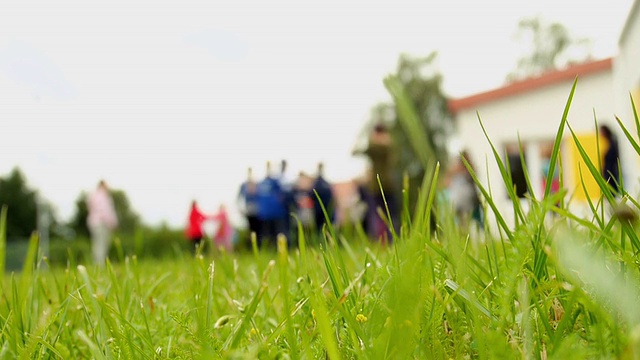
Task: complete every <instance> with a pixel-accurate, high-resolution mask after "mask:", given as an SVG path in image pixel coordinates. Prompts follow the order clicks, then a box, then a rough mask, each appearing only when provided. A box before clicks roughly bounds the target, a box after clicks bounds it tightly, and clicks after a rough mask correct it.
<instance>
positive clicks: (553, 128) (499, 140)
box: [457, 70, 614, 220]
mask: <svg viewBox="0 0 640 360" xmlns="http://www.w3.org/2000/svg"><path fill="white" fill-rule="evenodd" d="M572 85H573V82H572V81H562V82H558V83H556V84H553V85H548V86H545V87H542V88H538V89H534V90H531V91H528V92H526V93H521V94H517V95H512V96H508V97H503V98H501V99H498V100H494V101H491V102H488V103H484V104H480V105H477V106H476V107H475V108H468V109H464V110H461V111H459V112H458V113H457V120H458V129H459V134H460V138H461V140H462V142H463V144H464V146H465V147H466V149H467V150H469V153H470V156H471V158H472V161H473V163H474V166H475V168H476V171H477V173H478V175H479V179H480V180H481V182H482V183H483V185H484V186H488V185H489V184H490V186H491V190H492V198H493V200H494V201H496V203H497V205H498V206H499V207H500V211H501V214H502V215H509V214H511V213H512V212H513V211H509V209H510V208H512V206H513V205H512V203H511V201H510V200H509V199H508V195H507V191H506V187H505V185H504V182H503V180H502V177H501V175H500V171H499V167H498V165H497V163H496V161H495V159H494V156H493V154H492V152H491V147H490V145H489V143H488V141H487V140H486V138H485V136H484V134H483V132H482V128H481V127H480V124H479V121H478V116H477V115H476V110H477V112H478V114H479V116H480V118H481V119H482V123H483V124H484V127H485V129H486V131H487V134H488V136H489V138H490V140H491V141H492V142H493V144H494V146H495V147H496V149H497V151H498V153H499V155H500V157H501V158H502V159H504V156H505V148H506V147H507V146H509V145H511V146H514V145H517V144H518V135H519V136H520V140H521V141H522V143H523V145H524V146H525V156H526V163H527V168H528V170H529V175H530V180H531V182H532V184H533V186H534V187H535V186H536V185H535V184H538V186H537V187H536V189H534V192H535V193H536V195H537V196H539V195H540V194H541V193H542V188H543V186H542V184H543V177H542V171H541V170H540V169H542V167H543V164H542V162H543V160H544V159H543V157H542V155H541V152H542V148H543V147H544V146H545V145H546V144H548V143H549V142H550V141H553V140H554V139H555V136H556V133H557V131H558V126H559V124H560V121H561V119H562V115H563V111H564V107H565V104H566V102H567V99H568V97H569V94H570V92H571V87H572ZM612 87H613V78H612V71H611V70H606V71H601V72H597V73H591V74H588V75H585V76H583V77H581V78H579V80H578V85H577V88H576V91H575V94H574V98H573V101H572V104H571V107H570V110H569V115H568V121H569V124H570V125H571V126H572V127H573V129H574V131H575V132H576V133H578V134H581V135H589V134H595V132H596V131H595V124H594V111H595V114H596V117H597V118H598V121H599V122H607V123H612V122H613V121H614V117H613V114H614V111H613V110H614V99H613V92H612V91H611V90H607V89H612ZM568 136H569V131H568V129H565V139H567V138H568ZM565 143H566V140H565ZM516 151H517V148H516ZM568 152H570V149H569V147H568V146H563V159H564V161H566V159H567V158H569V157H570V156H569V155H570V154H568ZM564 168H565V173H564V176H565V183H573V182H574V179H573V176H574V175H575V174H571V171H568V170H567V168H571V167H568V166H565V167H564ZM533 169H538V170H536V171H533ZM487 170H488V171H487ZM523 204H524V202H523ZM511 220H512V219H511Z"/></svg>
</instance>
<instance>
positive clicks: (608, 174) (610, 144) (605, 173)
mask: <svg viewBox="0 0 640 360" xmlns="http://www.w3.org/2000/svg"><path fill="white" fill-rule="evenodd" d="M599 130H600V136H601V137H602V138H604V139H605V140H606V141H607V145H606V146H607V150H606V151H605V153H604V157H603V161H602V177H603V178H604V180H605V181H606V182H607V183H608V184H609V186H611V189H612V191H613V192H614V194H615V195H618V194H619V193H620V177H621V171H620V166H619V161H620V150H619V148H618V139H617V138H616V136H615V135H614V134H613V132H612V131H611V129H610V128H609V127H608V126H607V125H600V129H599Z"/></svg>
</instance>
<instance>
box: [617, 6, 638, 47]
mask: <svg viewBox="0 0 640 360" xmlns="http://www.w3.org/2000/svg"><path fill="white" fill-rule="evenodd" d="M638 12H640V0H635V1H634V2H633V5H631V10H629V15H627V20H626V21H625V22H624V26H623V27H622V33H620V38H619V39H618V44H619V45H622V43H623V42H624V40H625V39H626V38H627V34H628V33H629V31H630V30H629V29H631V25H632V24H633V22H634V21H636V19H637V17H638V16H640V15H638Z"/></svg>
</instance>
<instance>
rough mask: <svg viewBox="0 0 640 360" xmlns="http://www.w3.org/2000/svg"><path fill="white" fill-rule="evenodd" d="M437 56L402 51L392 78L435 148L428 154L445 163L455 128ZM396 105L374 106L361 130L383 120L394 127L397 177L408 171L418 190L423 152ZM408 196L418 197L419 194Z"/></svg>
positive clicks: (428, 141)
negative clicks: (419, 151)
mask: <svg viewBox="0 0 640 360" xmlns="http://www.w3.org/2000/svg"><path fill="white" fill-rule="evenodd" d="M436 59H437V53H435V52H433V53H431V54H429V55H428V56H425V57H413V56H409V55H406V54H402V55H400V58H399V59H398V65H397V68H396V72H395V73H394V74H391V75H389V77H393V78H395V79H397V80H398V83H399V84H400V85H401V87H402V90H403V93H404V94H406V95H407V98H408V99H409V100H410V102H411V105H412V107H413V108H414V109H415V111H416V113H417V115H418V117H419V121H420V122H421V123H422V127H423V128H424V132H425V134H424V135H425V136H424V138H425V139H426V142H427V143H428V144H427V145H428V146H427V147H426V148H428V149H432V153H431V154H428V156H429V157H433V158H434V160H435V161H439V162H440V163H442V164H444V163H446V160H447V156H448V154H447V140H448V138H449V136H450V135H451V133H452V132H453V130H454V128H455V127H454V122H453V117H452V115H451V113H450V111H449V107H448V102H447V97H446V96H445V95H444V93H443V91H442V75H441V74H440V72H439V71H438V69H437V66H436ZM397 106H398V104H396V103H394V102H381V103H378V104H376V105H375V106H373V108H372V109H371V115H370V118H369V121H368V122H367V123H366V125H365V127H364V129H363V132H362V133H363V135H364V134H368V133H369V132H370V130H371V129H372V128H373V126H375V125H376V124H379V123H384V124H385V125H387V127H389V128H390V129H391V134H392V136H393V140H394V153H395V156H396V161H397V169H398V172H397V176H398V180H400V177H401V176H403V175H404V174H406V175H407V176H408V177H409V186H410V188H411V189H414V190H416V189H418V188H419V186H420V184H421V182H422V178H423V177H424V175H425V168H424V162H423V161H421V160H420V156H421V155H424V154H416V152H415V150H414V147H412V146H411V142H410V141H409V135H410V134H409V132H408V131H407V129H406V128H404V127H403V126H402V125H401V124H400V122H399V121H398V120H399V119H398V114H400V113H401V112H399V111H397V110H398V108H397ZM435 161H434V163H435ZM398 183H402V182H400V181H398ZM409 198H410V199H412V200H415V198H416V197H415V196H409ZM410 205H411V206H413V204H410Z"/></svg>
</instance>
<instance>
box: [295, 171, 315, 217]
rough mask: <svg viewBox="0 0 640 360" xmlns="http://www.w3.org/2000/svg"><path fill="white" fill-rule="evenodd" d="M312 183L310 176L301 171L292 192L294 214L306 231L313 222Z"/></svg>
mask: <svg viewBox="0 0 640 360" xmlns="http://www.w3.org/2000/svg"><path fill="white" fill-rule="evenodd" d="M312 181H313V180H312V179H311V177H310V176H308V175H307V174H305V173H304V172H302V171H301V172H300V173H299V176H298V181H296V184H295V186H294V191H293V194H294V200H295V203H296V214H297V216H298V219H299V220H300V223H301V224H302V226H303V227H304V228H306V229H309V228H311V227H312V226H313V221H314V210H313V206H314V202H313V197H312V195H313V194H312V191H311V188H312V186H313V183H312Z"/></svg>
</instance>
